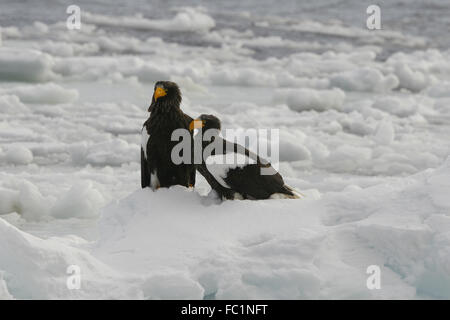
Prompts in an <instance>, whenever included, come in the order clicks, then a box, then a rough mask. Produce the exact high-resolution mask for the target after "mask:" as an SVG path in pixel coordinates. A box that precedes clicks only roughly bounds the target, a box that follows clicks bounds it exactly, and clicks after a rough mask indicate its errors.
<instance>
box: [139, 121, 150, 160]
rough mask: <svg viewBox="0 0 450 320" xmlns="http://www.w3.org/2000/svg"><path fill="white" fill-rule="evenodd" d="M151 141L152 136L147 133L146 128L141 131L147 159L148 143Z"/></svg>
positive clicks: (142, 144) (142, 145) (143, 148)
mask: <svg viewBox="0 0 450 320" xmlns="http://www.w3.org/2000/svg"><path fill="white" fill-rule="evenodd" d="M148 139H150V135H149V134H148V132H147V128H146V127H145V126H144V127H143V128H142V131H141V147H142V150H144V157H145V159H147V143H148Z"/></svg>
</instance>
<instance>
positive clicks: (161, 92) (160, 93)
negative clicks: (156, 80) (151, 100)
mask: <svg viewBox="0 0 450 320" xmlns="http://www.w3.org/2000/svg"><path fill="white" fill-rule="evenodd" d="M165 95H167V92H166V90H164V89H163V88H160V87H158V88H156V90H155V93H154V95H153V96H154V97H155V101H156V100H157V99H158V98H159V97H164V96H165Z"/></svg>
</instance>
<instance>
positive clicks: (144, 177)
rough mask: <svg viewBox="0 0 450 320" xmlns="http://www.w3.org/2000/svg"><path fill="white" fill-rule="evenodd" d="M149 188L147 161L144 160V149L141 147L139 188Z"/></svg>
mask: <svg viewBox="0 0 450 320" xmlns="http://www.w3.org/2000/svg"><path fill="white" fill-rule="evenodd" d="M149 186H150V173H149V167H148V163H147V159H146V158H145V154H144V149H142V147H141V187H142V189H144V188H146V187H149Z"/></svg>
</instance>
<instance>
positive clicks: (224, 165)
mask: <svg viewBox="0 0 450 320" xmlns="http://www.w3.org/2000/svg"><path fill="white" fill-rule="evenodd" d="M255 163H256V161H255V160H253V159H252V158H249V157H247V156H246V155H245V154H240V153H235V152H230V153H226V154H219V155H214V156H209V157H208V158H206V160H205V164H206V169H207V170H208V172H209V173H211V174H212V176H213V177H214V179H216V181H217V182H218V183H220V185H221V186H223V187H225V188H228V189H230V188H231V187H230V186H229V185H228V184H227V183H226V182H225V180H224V179H225V178H226V177H227V174H228V171H230V170H231V169H235V168H242V167H244V166H246V165H248V164H255Z"/></svg>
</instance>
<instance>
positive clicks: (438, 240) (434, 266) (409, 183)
mask: <svg viewBox="0 0 450 320" xmlns="http://www.w3.org/2000/svg"><path fill="white" fill-rule="evenodd" d="M379 130H381V131H389V130H390V129H386V128H382V129H379ZM383 135H389V134H386V133H384V134H383ZM383 139H386V138H383ZM389 139H390V137H389ZM346 151H347V152H349V151H351V150H346ZM355 153H357V154H358V155H355V156H356V157H361V156H363V155H362V153H361V152H360V151H355ZM449 177H450V159H449V160H448V161H447V162H446V164H445V165H444V166H443V167H441V168H439V169H437V170H435V171H434V172H432V171H427V172H424V173H421V174H418V175H416V176H412V177H409V178H404V179H403V180H400V181H399V182H398V183H395V184H387V185H378V186H375V187H371V188H368V189H361V188H349V189H348V190H347V191H345V192H342V193H335V194H334V193H331V194H329V195H326V196H325V197H323V198H322V199H320V201H319V200H315V199H313V198H311V199H308V197H306V198H305V199H303V200H266V201H225V202H223V203H217V202H216V200H215V199H213V198H210V197H201V196H200V195H198V194H197V193H196V192H194V191H191V190H187V189H185V188H181V187H173V188H170V189H160V190H158V191H157V192H153V191H151V190H148V189H145V190H139V191H137V192H135V193H133V194H132V195H130V196H129V197H128V198H126V199H124V200H122V201H120V202H119V203H118V204H116V205H111V206H109V207H107V208H106V209H105V210H104V212H103V215H102V218H101V221H100V230H101V239H100V241H99V245H98V247H97V249H96V255H98V256H99V257H101V259H102V260H103V261H107V263H108V264H109V265H114V266H117V267H118V268H120V269H123V270H133V272H137V273H141V272H144V273H145V270H149V269H151V270H154V271H156V270H166V269H176V270H181V271H183V272H188V273H190V275H191V277H192V278H193V279H194V280H196V281H197V282H198V283H199V284H200V285H201V287H202V288H203V289H204V293H205V296H208V297H214V298H217V299H236V298H244V299H278V298H284V299H301V298H306V299H307V298H333V299H336V298H405V297H410V298H413V297H421V296H426V297H441V298H442V297H447V298H448V297H450V272H449V270H448V268H447V267H446V266H448V258H447V257H448V255H446V254H445V252H447V251H448V250H449V248H450V237H449V236H448V234H449V232H450V219H449V218H448V216H447V215H446V214H445V212H447V211H448V209H449V208H450V200H448V197H446V194H448V192H449V191H450V184H449V182H448V181H450V179H449ZM173 199H177V201H173ZM369 265H378V266H380V268H381V270H382V277H383V278H382V279H383V280H382V290H379V291H377V290H374V291H372V290H369V289H367V287H366V279H367V277H368V276H367V274H366V269H367V267H368V266H369ZM436 283H439V288H438V290H434V288H435V286H436Z"/></svg>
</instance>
